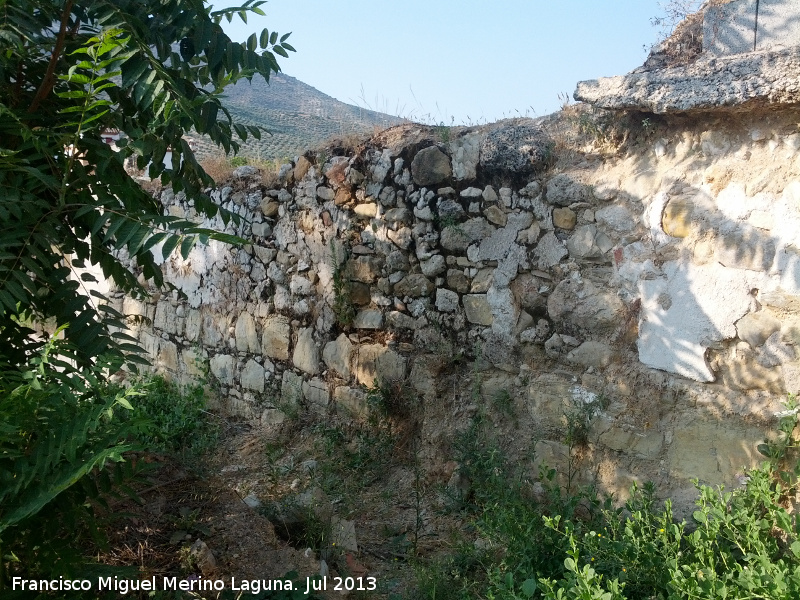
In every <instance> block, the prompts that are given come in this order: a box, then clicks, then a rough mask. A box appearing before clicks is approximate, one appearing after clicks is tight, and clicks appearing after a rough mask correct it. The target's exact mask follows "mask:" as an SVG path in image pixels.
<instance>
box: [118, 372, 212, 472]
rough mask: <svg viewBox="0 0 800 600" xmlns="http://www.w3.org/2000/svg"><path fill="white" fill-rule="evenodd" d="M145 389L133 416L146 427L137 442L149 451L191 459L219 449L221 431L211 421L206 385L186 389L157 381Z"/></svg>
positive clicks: (185, 387) (149, 381)
mask: <svg viewBox="0 0 800 600" xmlns="http://www.w3.org/2000/svg"><path fill="white" fill-rule="evenodd" d="M141 388H142V394H141V396H140V397H139V398H138V401H137V402H136V403H135V404H134V407H133V411H132V414H133V416H134V417H135V418H139V419H140V420H141V421H142V422H144V423H145V424H146V427H144V428H143V430H142V431H141V432H140V433H139V434H138V435H137V439H138V440H139V441H140V442H141V443H142V444H143V445H144V446H145V447H146V448H147V449H148V450H154V451H160V452H173V453H178V454H184V455H186V456H187V457H188V458H191V457H192V456H198V455H200V454H202V453H203V452H204V451H206V450H209V449H210V448H211V447H213V446H214V445H215V443H216V441H217V436H218V428H217V427H215V426H214V424H213V423H211V422H210V421H209V420H208V418H207V414H206V411H205V405H206V401H205V391H204V390H203V386H202V385H199V384H195V385H185V386H182V385H178V384H176V383H172V382H170V381H167V380H166V379H164V378H163V377H153V378H151V379H149V380H147V381H145V382H144V383H143V384H142V386H141Z"/></svg>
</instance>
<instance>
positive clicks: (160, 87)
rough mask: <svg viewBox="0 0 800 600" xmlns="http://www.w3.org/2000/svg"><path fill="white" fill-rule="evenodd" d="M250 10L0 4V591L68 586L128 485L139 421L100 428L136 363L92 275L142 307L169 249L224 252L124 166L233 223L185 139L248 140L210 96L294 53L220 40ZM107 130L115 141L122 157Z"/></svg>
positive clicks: (274, 44)
mask: <svg viewBox="0 0 800 600" xmlns="http://www.w3.org/2000/svg"><path fill="white" fill-rule="evenodd" d="M263 3H264V2H263V1H262V0H244V2H243V4H242V5H241V6H238V7H233V8H226V9H223V10H217V11H214V10H212V9H211V7H210V6H207V5H206V3H205V2H203V1H201V0H114V1H113V2H109V1H108V0H14V1H13V2H10V1H8V0H0V591H2V590H3V585H4V582H3V579H4V573H3V571H4V570H5V569H6V567H7V565H8V564H12V565H13V567H12V568H13V569H14V572H16V573H22V572H24V573H26V574H29V575H34V576H36V575H44V576H53V575H55V576H58V575H59V574H69V573H74V572H75V569H74V565H75V564H77V562H79V561H81V560H82V557H81V556H80V549H81V545H80V541H81V536H82V535H83V534H84V532H89V535H90V537H92V538H94V539H95V541H98V540H100V539H101V537H102V536H101V535H100V529H99V528H98V527H97V523H96V519H95V512H94V508H95V507H96V506H102V505H103V503H104V502H105V500H104V496H105V495H106V494H108V493H110V492H112V490H114V489H120V488H119V486H120V485H121V484H124V482H125V480H126V478H128V477H129V476H131V475H134V474H135V468H134V467H133V464H132V463H131V462H124V461H123V454H124V453H125V452H126V451H128V450H130V449H131V447H132V446H131V444H130V443H129V441H128V440H129V439H130V436H131V435H132V434H134V433H136V432H137V431H139V430H140V423H139V422H138V421H137V419H114V418H113V417H114V414H115V412H116V411H117V410H118V409H119V408H120V407H123V408H125V409H128V410H132V403H131V402H130V397H131V396H132V395H135V394H137V393H138V392H137V391H135V388H134V391H119V392H116V393H111V394H109V392H108V388H107V387H106V386H105V385H104V382H105V379H106V377H107V375H108V374H109V373H110V372H113V371H115V370H117V369H118V368H119V367H120V366H121V365H122V363H123V362H124V361H128V362H129V363H135V362H143V359H142V358H141V357H139V356H138V355H137V353H138V352H140V350H139V348H138V345H137V343H136V340H135V339H134V338H133V337H131V336H129V335H128V334H127V333H125V318H124V316H123V315H122V314H120V313H119V312H118V311H117V310H115V309H114V308H112V307H111V306H109V304H108V301H107V298H106V297H105V296H104V295H103V293H101V292H100V291H99V290H98V289H91V286H92V285H93V284H96V283H98V282H97V278H96V277H95V276H94V275H93V274H92V273H91V271H90V270H89V268H90V267H95V268H98V269H99V270H100V271H101V272H102V275H101V277H102V278H105V279H107V280H109V282H110V285H111V288H112V289H113V288H116V289H119V290H122V291H124V292H126V293H128V294H129V295H132V296H135V297H141V296H143V295H144V294H145V288H144V286H143V282H144V281H146V280H152V281H153V282H154V283H155V284H156V285H158V286H163V280H162V276H161V272H160V269H159V264H160V263H161V261H163V260H164V259H166V258H167V257H168V256H169V255H170V254H171V253H172V252H173V251H174V250H176V249H180V252H181V254H182V255H183V256H184V257H186V256H187V255H188V253H189V251H190V250H191V248H192V247H193V245H194V244H195V243H197V242H198V241H201V242H204V241H207V240H208V239H211V238H213V239H217V240H220V241H223V242H237V241H238V239H237V238H235V237H234V236H231V235H226V234H222V233H217V232H214V231H211V230H207V229H202V228H200V227H198V226H197V224H196V223H194V222H192V221H189V220H184V219H177V218H175V217H171V216H165V215H163V214H162V209H161V206H160V205H159V204H158V202H157V201H156V200H154V199H153V198H152V197H151V196H150V195H149V194H147V193H146V192H145V191H143V190H142V189H141V188H140V186H139V185H138V183H137V182H136V181H135V180H134V179H133V178H132V176H131V175H130V174H129V173H128V171H126V169H125V166H126V163H129V164H134V165H135V166H136V167H137V168H138V169H140V170H141V169H147V172H148V174H149V176H150V177H151V178H160V180H161V183H162V184H163V185H165V186H169V187H171V188H172V189H173V190H174V191H176V192H184V193H185V194H186V197H187V198H188V199H189V201H190V202H192V203H193V206H194V208H195V210H196V211H197V212H198V213H199V214H204V215H206V216H208V217H214V216H216V215H218V214H219V216H220V217H221V218H222V220H223V222H224V223H226V224H227V223H228V222H229V221H230V220H231V219H234V220H235V218H236V217H235V215H232V214H230V213H226V212H224V211H220V209H219V208H218V207H217V206H216V205H215V204H214V203H213V202H212V201H211V199H210V197H209V195H208V194H207V193H206V192H207V187H208V186H211V185H213V181H212V180H211V178H210V177H208V175H207V174H206V173H205V172H204V171H203V169H202V168H201V167H200V166H199V165H198V163H197V161H196V160H195V158H194V156H193V153H192V150H191V148H190V147H189V144H188V143H187V142H186V140H185V139H184V137H183V136H184V134H185V133H187V132H188V131H190V130H194V131H196V132H198V133H200V134H204V135H206V136H208V137H209V138H210V139H211V140H212V141H213V142H214V143H215V144H217V145H219V146H221V147H222V148H224V149H225V151H226V152H228V151H231V150H233V151H236V150H237V149H238V146H239V142H238V141H237V139H238V140H246V139H247V138H248V137H258V136H259V135H260V131H259V129H258V128H257V127H255V126H252V125H251V126H243V125H240V124H238V123H234V122H233V120H232V119H231V116H230V114H229V113H228V111H227V110H225V108H224V107H223V106H222V105H221V103H220V99H219V97H220V94H221V92H222V91H223V89H224V88H225V86H226V85H229V84H231V83H234V82H235V81H237V80H239V79H243V78H244V79H251V78H252V77H253V76H255V75H259V76H263V77H264V78H265V79H268V78H269V76H270V74H271V73H274V72H277V71H279V66H278V63H277V60H276V55H278V56H284V57H286V56H288V52H290V51H293V50H294V49H293V48H292V46H291V45H290V44H288V43H287V41H286V40H287V38H288V34H287V35H283V36H281V35H280V34H278V33H277V32H269V31H267V30H264V31H262V32H261V34H260V35H258V36H257V35H255V34H254V35H251V36H250V38H248V40H247V41H246V42H244V43H235V42H233V41H232V40H231V39H230V38H229V37H228V36H227V35H226V34H225V33H224V32H223V30H222V28H221V25H220V24H221V21H222V19H227V20H228V21H230V20H231V19H232V18H234V17H236V16H238V17H240V18H241V19H243V20H245V21H246V20H247V14H248V13H249V12H255V13H258V14H263V11H262V10H261V8H260V6H261V5H262V4H263ZM107 129H111V130H118V131H120V132H123V134H124V137H123V139H122V140H120V142H119V146H120V148H119V151H116V150H115V149H114V148H112V147H111V146H110V145H108V144H106V143H104V142H103V141H102V139H101V133H102V132H104V131H105V130H107ZM234 138H236V139H234ZM167 152H171V153H172V161H171V165H172V166H166V162H165V157H166V156H167ZM220 213H221V214H220ZM129 261H131V262H132V263H133V264H134V265H135V270H134V271H131V270H129V269H128V268H127V267H126V264H128V262H129ZM98 287H99V286H98ZM54 331H55V332H56V336H57V337H58V338H63V339H59V341H53V338H51V336H50V335H47V334H46V332H54ZM48 339H50V340H51V341H49V342H48ZM115 486H116V487H115ZM122 489H124V488H122ZM65 530H68V531H69V532H70V535H69V536H67V535H65V534H64V533H65ZM59 540H62V541H61V542H60V541H59ZM81 571H82V573H84V574H85V573H87V572H88V571H87V570H86V569H85V568H84V569H82V570H81ZM2 593H3V594H4V596H3V597H5V594H6V592H5V591H2Z"/></svg>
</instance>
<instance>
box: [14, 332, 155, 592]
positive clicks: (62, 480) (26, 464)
mask: <svg viewBox="0 0 800 600" xmlns="http://www.w3.org/2000/svg"><path fill="white" fill-rule="evenodd" d="M72 354H73V351H72V350H71V348H70V346H69V345H68V344H66V343H64V342H58V341H56V340H55V339H53V340H51V341H50V342H49V343H47V344H46V345H45V346H44V348H43V350H42V351H41V352H40V354H38V355H36V356H34V357H33V358H32V359H31V360H30V362H29V364H28V365H27V366H25V367H22V368H13V367H11V366H10V365H3V368H2V369H0V597H3V598H5V597H7V594H10V593H11V592H6V591H4V589H5V588H4V586H7V585H8V578H9V577H11V576H20V577H27V578H47V579H52V578H58V576H60V575H64V576H68V575H76V574H77V575H80V576H81V577H85V576H88V575H89V574H97V573H98V572H100V571H101V570H102V569H103V567H101V566H99V565H97V564H87V563H90V560H89V559H87V558H86V553H87V549H89V548H91V547H96V546H98V545H101V546H102V544H103V543H104V541H105V536H104V527H103V526H104V523H105V519H106V517H105V516H104V515H107V514H108V513H107V511H103V510H101V511H98V509H99V508H105V507H107V504H106V498H107V497H108V496H109V495H111V494H112V492H113V490H115V489H116V490H125V489H126V487H125V484H126V482H128V481H130V480H131V479H132V478H134V477H135V476H136V475H137V472H138V467H137V466H136V465H134V464H133V463H132V462H129V461H126V460H125V453H126V452H127V451H129V450H132V449H134V445H133V444H131V443H130V442H129V440H130V439H131V435H132V434H133V433H134V432H135V430H136V429H137V427H138V426H139V425H140V424H139V423H138V421H137V420H136V419H135V418H134V419H131V418H128V419H119V418H117V413H118V412H119V410H120V409H123V412H130V410H131V401H132V399H134V398H135V397H136V396H138V395H139V394H140V393H141V391H140V390H139V389H138V388H136V387H133V388H130V389H127V390H117V391H116V392H109V391H108V390H107V389H106V388H104V387H103V386H102V385H101V383H100V376H101V375H102V372H103V370H104V366H105V365H103V361H102V359H98V361H97V363H98V364H97V365H95V366H94V367H93V368H84V369H78V368H75V367H74V366H73V365H74V363H70V359H71V357H72ZM128 489H129V488H128ZM130 494H131V495H132V494H133V492H130ZM115 574H118V575H121V573H120V571H119V570H117V571H116V572H115ZM35 595H36V594H35V593H33V594H32V596H35ZM16 597H29V596H26V595H24V594H22V595H18V596H16Z"/></svg>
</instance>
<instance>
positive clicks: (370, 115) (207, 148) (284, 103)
mask: <svg viewBox="0 0 800 600" xmlns="http://www.w3.org/2000/svg"><path fill="white" fill-rule="evenodd" d="M223 102H224V104H225V106H227V107H228V109H229V110H230V111H231V114H232V116H233V118H234V120H235V121H238V122H240V123H243V124H246V125H260V126H262V127H264V128H266V129H267V130H268V131H269V132H270V133H269V134H264V135H263V136H262V139H261V140H248V141H247V143H246V144H245V145H244V147H243V149H242V151H241V153H240V154H241V155H243V156H252V157H255V158H261V159H280V158H287V157H288V158H290V157H293V156H296V155H298V154H301V153H302V152H303V151H305V150H307V149H308V148H313V147H315V146H318V145H320V144H321V143H322V142H324V141H325V140H327V139H329V138H331V137H333V136H343V135H349V134H353V133H356V134H358V133H373V132H374V131H375V129H376V128H378V129H383V128H386V127H389V126H391V125H395V124H397V123H400V122H402V119H400V118H399V117H395V116H392V115H387V114H384V113H379V112H375V111H371V110H367V109H364V108H360V107H358V106H353V105H351V104H345V103H344V102H340V101H339V100H336V99H335V98H331V97H330V96H328V95H326V94H323V93H322V92H320V91H319V90H317V89H315V88H313V87H311V86H310V85H307V84H305V83H303V82H302V81H298V80H297V79H295V78H294V77H290V76H289V75H285V74H282V73H280V74H277V75H274V76H273V77H272V79H271V80H270V82H269V83H266V82H265V81H264V80H263V79H261V78H254V79H253V81H252V83H251V82H248V81H246V80H243V81H240V82H239V83H237V84H236V85H234V86H231V87H229V88H228V89H227V92H226V94H225V99H224V100H223ZM196 151H197V154H198V156H199V157H201V158H203V157H206V156H210V155H215V154H219V153H220V151H219V150H218V149H217V148H216V147H215V146H214V145H213V144H211V142H210V141H209V140H207V139H204V138H200V139H199V140H197V150H196Z"/></svg>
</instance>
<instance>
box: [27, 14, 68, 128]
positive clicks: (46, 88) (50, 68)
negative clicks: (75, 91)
mask: <svg viewBox="0 0 800 600" xmlns="http://www.w3.org/2000/svg"><path fill="white" fill-rule="evenodd" d="M73 2H74V0H67V1H66V3H65V4H64V10H63V11H62V13H61V24H60V25H59V28H58V37H57V38H56V46H55V48H53V53H52V54H51V55H50V63H49V64H48V65H47V72H46V73H45V75H44V79H42V83H41V85H39V89H38V90H36V96H34V98H33V102H31V105H30V107H29V108H28V112H29V113H34V112H36V111H37V110H38V109H39V105H40V104H41V103H42V100H44V99H45V98H46V97H47V96H48V95H49V94H50V92H52V91H53V88H54V87H55V84H56V76H55V72H56V63H57V62H58V59H59V57H60V56H61V51H62V50H63V49H64V38H66V37H67V25H69V16H70V14H72V4H73Z"/></svg>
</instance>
